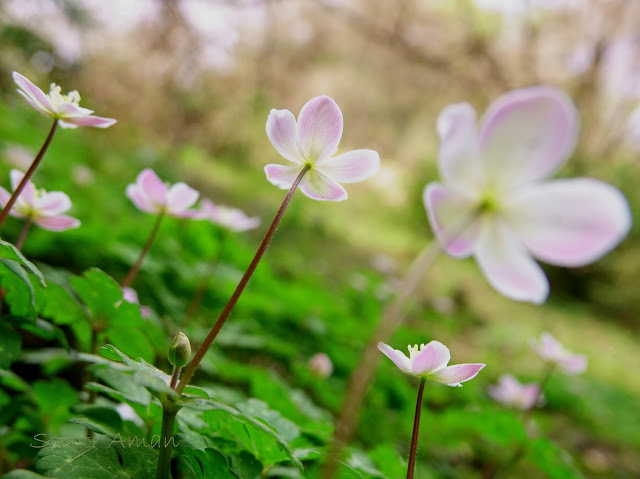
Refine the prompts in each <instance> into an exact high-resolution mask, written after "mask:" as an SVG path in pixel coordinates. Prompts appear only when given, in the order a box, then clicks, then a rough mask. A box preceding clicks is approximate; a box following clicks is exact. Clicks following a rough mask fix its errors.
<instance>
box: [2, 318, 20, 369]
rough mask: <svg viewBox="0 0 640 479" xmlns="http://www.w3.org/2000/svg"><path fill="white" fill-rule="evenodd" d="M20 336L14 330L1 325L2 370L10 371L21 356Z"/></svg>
mask: <svg viewBox="0 0 640 479" xmlns="http://www.w3.org/2000/svg"><path fill="white" fill-rule="evenodd" d="M21 343H22V340H21V339H20V335H19V334H18V333H16V332H15V331H14V330H13V329H11V328H10V327H8V326H6V325H5V324H2V323H0V368H2V369H8V368H9V366H11V363H13V362H14V361H15V360H16V359H18V356H20V345H21Z"/></svg>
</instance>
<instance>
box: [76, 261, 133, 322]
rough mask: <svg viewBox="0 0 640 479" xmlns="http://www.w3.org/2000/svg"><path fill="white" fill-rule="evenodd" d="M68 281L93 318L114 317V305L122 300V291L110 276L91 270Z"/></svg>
mask: <svg viewBox="0 0 640 479" xmlns="http://www.w3.org/2000/svg"><path fill="white" fill-rule="evenodd" d="M70 281H71V284H72V285H73V289H75V290H76V292H77V293H78V296H79V297H80V299H81V300H82V302H83V303H84V304H85V305H86V306H87V308H89V310H90V311H91V313H92V315H93V317H94V318H97V317H100V316H106V317H112V316H113V315H114V314H113V313H114V310H115V309H116V303H117V302H118V301H120V300H122V290H121V289H120V285H119V284H118V283H117V282H116V280H114V279H113V278H112V277H111V276H109V275H108V274H106V273H105V272H104V271H102V270H99V269H98V268H91V269H89V270H88V271H85V273H84V274H83V275H82V276H81V277H80V276H74V277H72V278H71V279H70Z"/></svg>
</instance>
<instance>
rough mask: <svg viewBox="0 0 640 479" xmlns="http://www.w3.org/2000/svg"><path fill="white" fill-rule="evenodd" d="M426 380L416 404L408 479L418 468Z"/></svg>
mask: <svg viewBox="0 0 640 479" xmlns="http://www.w3.org/2000/svg"><path fill="white" fill-rule="evenodd" d="M426 382H427V380H426V379H425V378H422V379H421V380H420V388H419V389H418V401H417V402H416V415H415V416H414V418H413V434H412V435H411V449H410V450H409V464H408V465H407V479H413V472H414V470H415V468H416V453H417V452H418V432H419V431H420V412H421V411H422V394H423V393H424V384H425V383H426Z"/></svg>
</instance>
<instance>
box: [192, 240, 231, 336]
mask: <svg viewBox="0 0 640 479" xmlns="http://www.w3.org/2000/svg"><path fill="white" fill-rule="evenodd" d="M227 238H228V231H227V230H223V232H222V234H221V236H220V241H219V246H218V251H217V252H216V255H215V258H213V259H211V260H209V264H208V265H207V270H206V271H205V273H204V275H203V277H202V280H200V283H199V284H198V288H197V289H196V292H195V293H193V297H192V298H191V301H190V302H189V306H188V307H187V312H186V313H185V315H184V318H183V319H182V324H186V323H188V322H189V320H190V319H191V318H193V317H194V316H195V314H196V312H197V311H198V308H200V305H201V304H202V300H203V299H204V295H205V293H206V292H207V288H208V287H209V283H211V278H212V276H213V275H214V273H215V272H216V271H217V270H218V266H219V265H220V261H221V260H222V253H223V252H224V247H225V244H226V240H227Z"/></svg>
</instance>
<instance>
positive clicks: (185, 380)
mask: <svg viewBox="0 0 640 479" xmlns="http://www.w3.org/2000/svg"><path fill="white" fill-rule="evenodd" d="M307 171H309V167H308V166H305V167H304V168H303V169H302V171H301V172H300V174H299V175H298V177H297V178H296V179H295V181H294V182H293V184H292V185H291V188H289V191H288V192H287V196H285V197H284V201H283V202H282V204H281V205H280V209H278V212H277V213H276V216H275V217H274V218H273V221H272V222H271V225H270V226H269V229H268V230H267V233H266V234H265V235H264V239H263V240H262V243H260V246H258V251H256V254H255V256H254V257H253V259H252V260H251V263H249V267H248V268H247V270H246V271H245V272H244V275H243V276H242V279H241V280H240V282H239V283H238V286H236V289H235V291H234V292H233V294H232V295H231V298H229V301H227V304H226V306H225V307H224V309H223V310H222V313H220V316H219V317H218V320H217V321H216V323H215V324H214V325H213V327H212V328H211V331H209V334H208V335H207V337H206V338H205V340H204V342H203V343H202V345H201V346H200V348H198V351H196V354H195V356H194V357H193V360H192V361H191V363H189V366H187V369H186V370H185V372H184V374H183V375H182V378H181V379H180V383H179V384H178V387H177V388H176V391H177V392H178V394H181V393H182V391H184V388H185V387H186V386H187V384H189V380H190V379H191V376H193V374H194V373H195V372H196V369H197V367H198V366H199V365H200V361H202V358H203V357H204V355H205V353H206V352H207V351H208V350H209V348H210V347H211V345H212V344H213V341H214V340H215V339H216V336H218V333H219V332H220V330H221V329H222V326H224V323H225V321H226V320H227V318H228V317H229V315H230V314H231V311H233V308H234V307H235V305H236V303H237V302H238V299H240V296H241V295H242V292H243V291H244V288H245V287H246V286H247V283H248V282H249V280H250V279H251V276H252V275H253V272H254V271H255V270H256V268H257V267H258V263H260V260H261V259H262V256H263V255H264V253H265V251H266V250H267V247H268V246H269V243H270V242H271V239H272V238H273V235H274V234H275V232H276V229H277V228H278V225H279V224H280V220H282V217H283V216H284V212H285V211H286V210H287V206H289V202H290V201H291V198H293V194H294V193H295V192H296V190H297V189H298V185H299V184H300V181H302V178H303V176H304V175H305V174H306V173H307Z"/></svg>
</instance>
